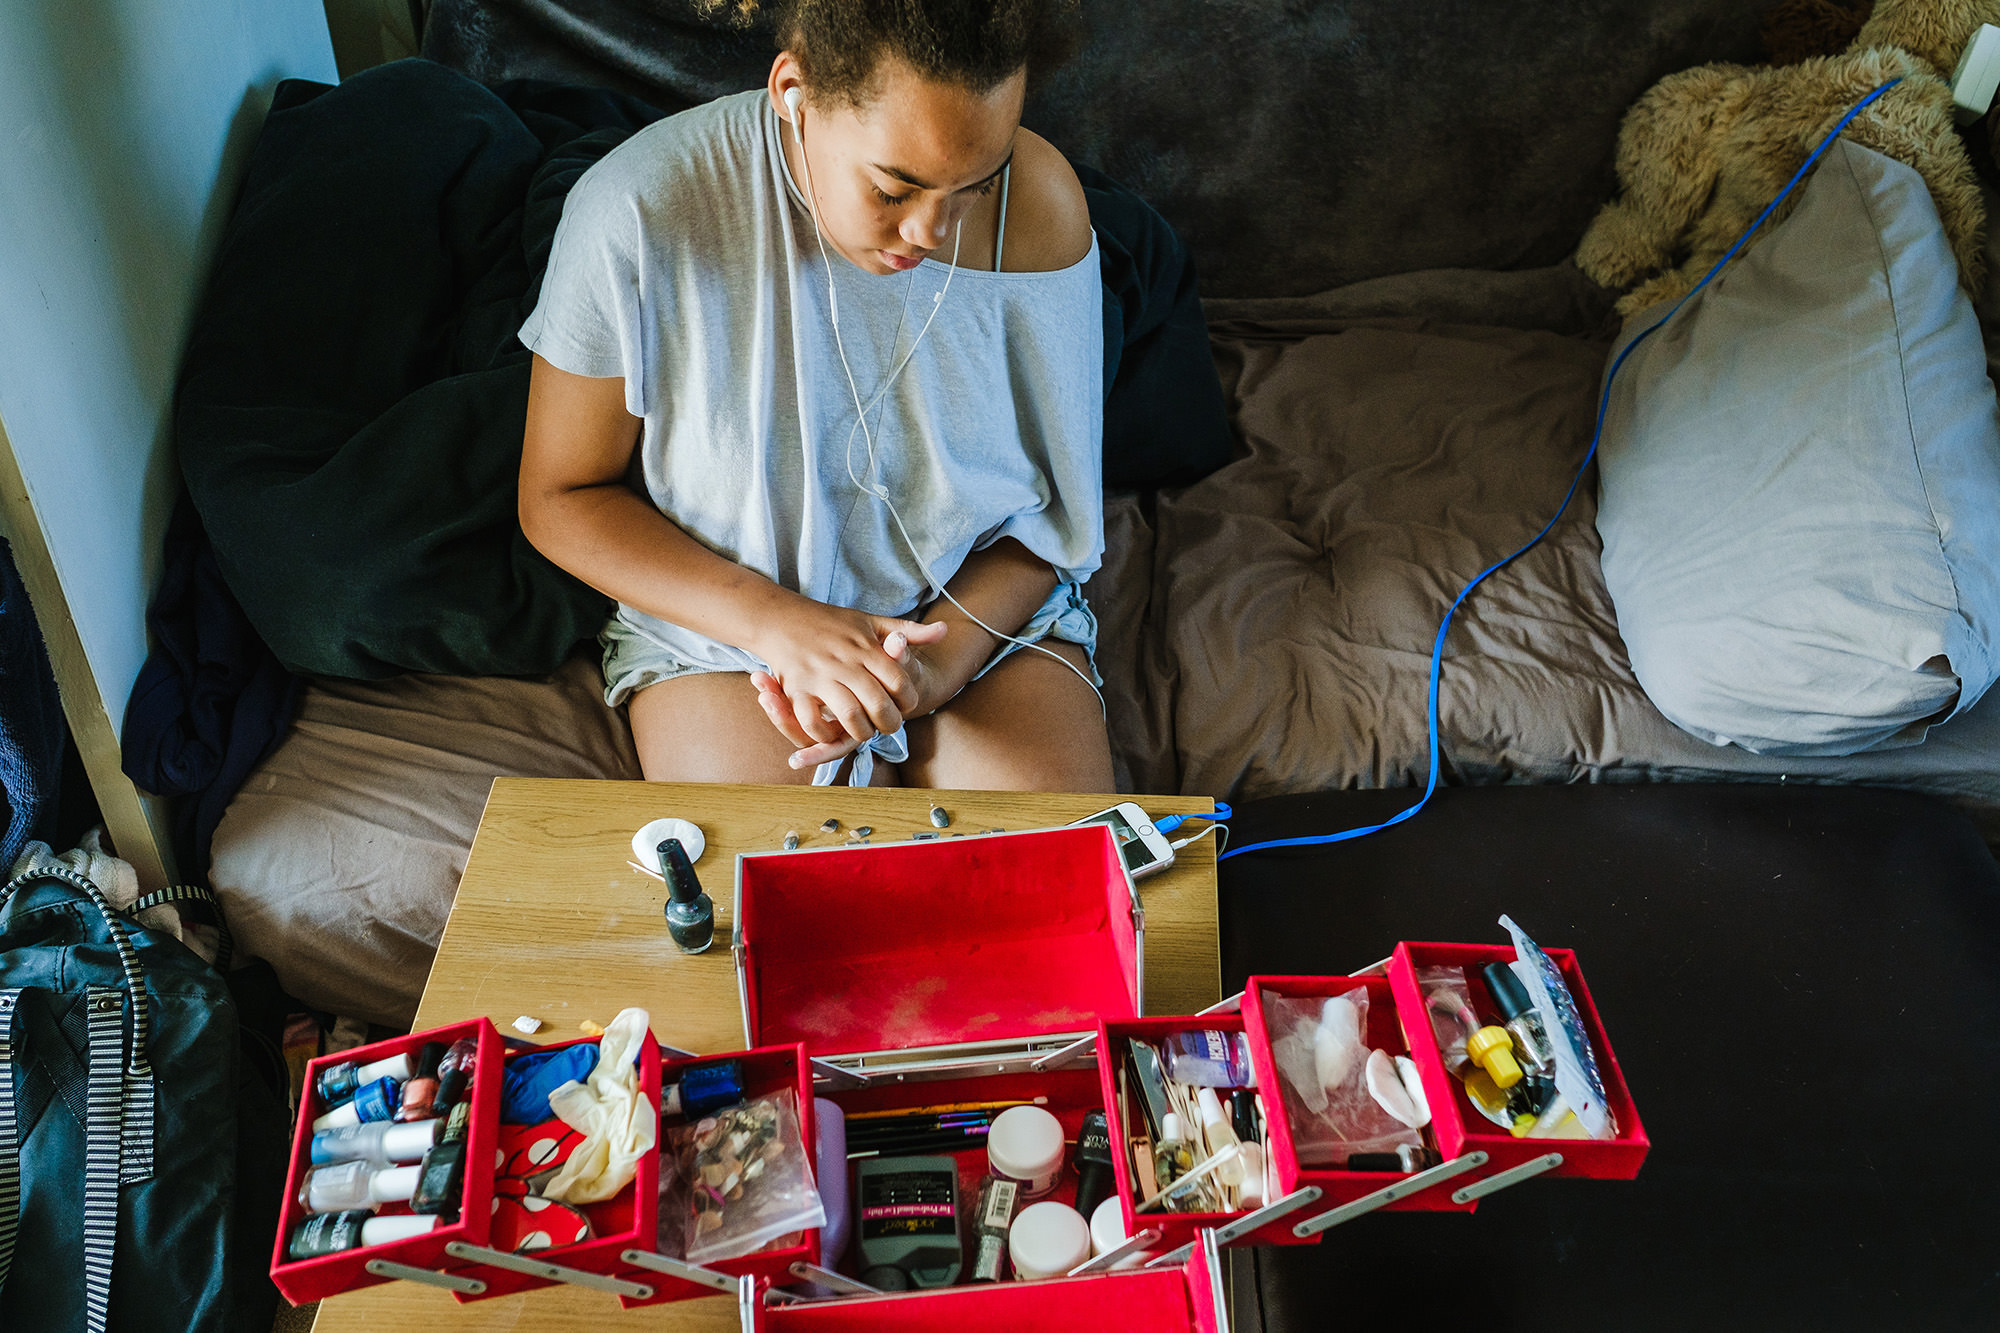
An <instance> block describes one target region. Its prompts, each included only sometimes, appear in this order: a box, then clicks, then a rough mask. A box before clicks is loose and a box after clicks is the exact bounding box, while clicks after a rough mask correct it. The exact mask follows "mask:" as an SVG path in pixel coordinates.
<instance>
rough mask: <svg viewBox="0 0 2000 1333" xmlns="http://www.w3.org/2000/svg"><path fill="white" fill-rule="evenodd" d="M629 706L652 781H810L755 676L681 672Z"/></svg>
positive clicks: (877, 782) (888, 781)
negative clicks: (795, 763)
mask: <svg viewBox="0 0 2000 1333" xmlns="http://www.w3.org/2000/svg"><path fill="white" fill-rule="evenodd" d="M1049 665H1051V666H1054V665H1055V664H1054V663H1053V662H1051V663H1050V664H1049ZM625 706H626V710H627V713H628V715H629V716H630V719H631V723H632V744H633V745H634V746H635V747H636V748H637V749H638V751H639V767H640V768H641V769H642V770H643V771H644V772H645V774H646V777H647V778H648V779H650V780H652V781H654V782H765V783H773V784H780V783H782V784H792V785H802V784H805V783H808V782H811V781H812V775H813V771H812V770H811V769H810V768H807V769H795V768H793V767H792V766H791V765H790V764H789V763H787V762H786V761H787V760H788V759H790V758H791V755H792V750H793V748H794V747H793V745H792V743H791V742H790V741H788V740H786V739H785V738H784V737H783V736H781V735H779V734H778V731H777V728H775V727H773V726H772V725H771V720H770V719H769V718H767V717H765V716H764V710H763V709H762V708H760V707H758V705H757V691H756V690H754V689H752V688H751V687H750V678H749V677H748V676H746V675H743V674H742V673H740V672H734V671H718V672H706V673H703V674H699V675H693V676H676V677H674V679H672V680H663V681H661V682H660V683H659V684H657V685H649V686H647V687H646V688H645V689H643V690H640V691H639V692H638V693H636V694H634V695H633V696H632V697H631V698H630V699H629V700H627V701H626V705H625ZM895 784H896V765H894V764H887V763H882V762H879V761H878V762H877V763H876V765H875V777H874V782H873V784H872V785H874V786H877V787H891V786H894V785H895Z"/></svg>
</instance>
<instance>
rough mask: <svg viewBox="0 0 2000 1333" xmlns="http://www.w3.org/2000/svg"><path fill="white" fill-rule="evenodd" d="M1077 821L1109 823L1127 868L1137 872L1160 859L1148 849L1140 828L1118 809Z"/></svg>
mask: <svg viewBox="0 0 2000 1333" xmlns="http://www.w3.org/2000/svg"><path fill="white" fill-rule="evenodd" d="M1076 822H1077V823H1079V824H1109V825H1110V826H1111V836H1112V838H1113V839H1114V840H1115V841H1116V842H1117V843H1118V854H1119V855H1120V856H1123V857H1124V858H1125V868H1126V869H1127V870H1130V871H1134V872H1136V871H1138V870H1140V869H1143V868H1144V867H1146V866H1149V865H1151V864H1153V862H1155V861H1157V860H1158V859H1159V858H1158V857H1156V856H1154V855H1153V853H1152V852H1151V851H1150V850H1148V848H1147V847H1146V843H1145V840H1144V839H1142V838H1141V837H1140V836H1139V830H1138V829H1135V828H1133V827H1132V825H1131V824H1130V823H1128V822H1127V821H1126V819H1125V816H1123V815H1121V814H1119V813H1118V811H1116V810H1106V811H1104V812H1103V813H1102V814H1096V815H1092V816H1091V817H1090V818H1088V819H1079V820H1077V821H1076Z"/></svg>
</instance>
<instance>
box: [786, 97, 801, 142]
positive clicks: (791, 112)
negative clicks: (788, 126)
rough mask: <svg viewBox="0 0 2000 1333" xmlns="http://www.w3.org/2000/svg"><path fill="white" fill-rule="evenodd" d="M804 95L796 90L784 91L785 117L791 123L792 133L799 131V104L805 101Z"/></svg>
mask: <svg viewBox="0 0 2000 1333" xmlns="http://www.w3.org/2000/svg"><path fill="white" fill-rule="evenodd" d="M805 98H806V95H805V93H804V92H803V91H802V90H801V89H798V88H787V89H785V116H786V118H787V119H788V120H790V121H791V122H792V132H793V133H794V134H796V133H798V129H799V103H800V102H803V101H805Z"/></svg>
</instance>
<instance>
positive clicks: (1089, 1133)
mask: <svg viewBox="0 0 2000 1333" xmlns="http://www.w3.org/2000/svg"><path fill="white" fill-rule="evenodd" d="M1109 1193H1111V1127H1110V1126H1109V1125H1108V1124H1106V1123H1105V1119H1104V1112H1102V1111H1092V1112H1090V1113H1089V1114H1087V1115H1085V1116H1084V1117H1083V1127H1082V1128H1080V1129H1079V1130H1077V1132H1076V1210H1077V1211H1078V1212H1079V1213H1082V1214H1083V1215H1084V1216H1085V1217H1089V1216H1090V1215H1091V1214H1093V1213H1095V1212H1096V1211H1097V1205H1098V1204H1099V1203H1101V1202H1103V1201H1104V1197H1105V1196H1106V1195H1108V1194H1109Z"/></svg>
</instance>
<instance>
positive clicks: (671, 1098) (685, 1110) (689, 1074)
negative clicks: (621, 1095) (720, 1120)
mask: <svg viewBox="0 0 2000 1333" xmlns="http://www.w3.org/2000/svg"><path fill="white" fill-rule="evenodd" d="M742 1100H743V1062H742V1061H740V1060H717V1061H715V1062H714V1063H712V1064H701V1065H689V1066H688V1067H687V1068H686V1069H683V1070H682V1071H681V1077H680V1082H678V1083H669V1084H668V1085H667V1086H666V1087H665V1088H664V1089H662V1090H661V1093H660V1114H661V1115H663V1116H664V1115H678V1116H685V1117H686V1118H687V1119H689V1120H699V1119H701V1118H702V1117H703V1116H705V1115H707V1114H708V1113H709V1112H711V1111H720V1110H721V1109H722V1108H723V1107H725V1106H734V1105H736V1104H737V1103H738V1102H740V1101H742Z"/></svg>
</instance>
